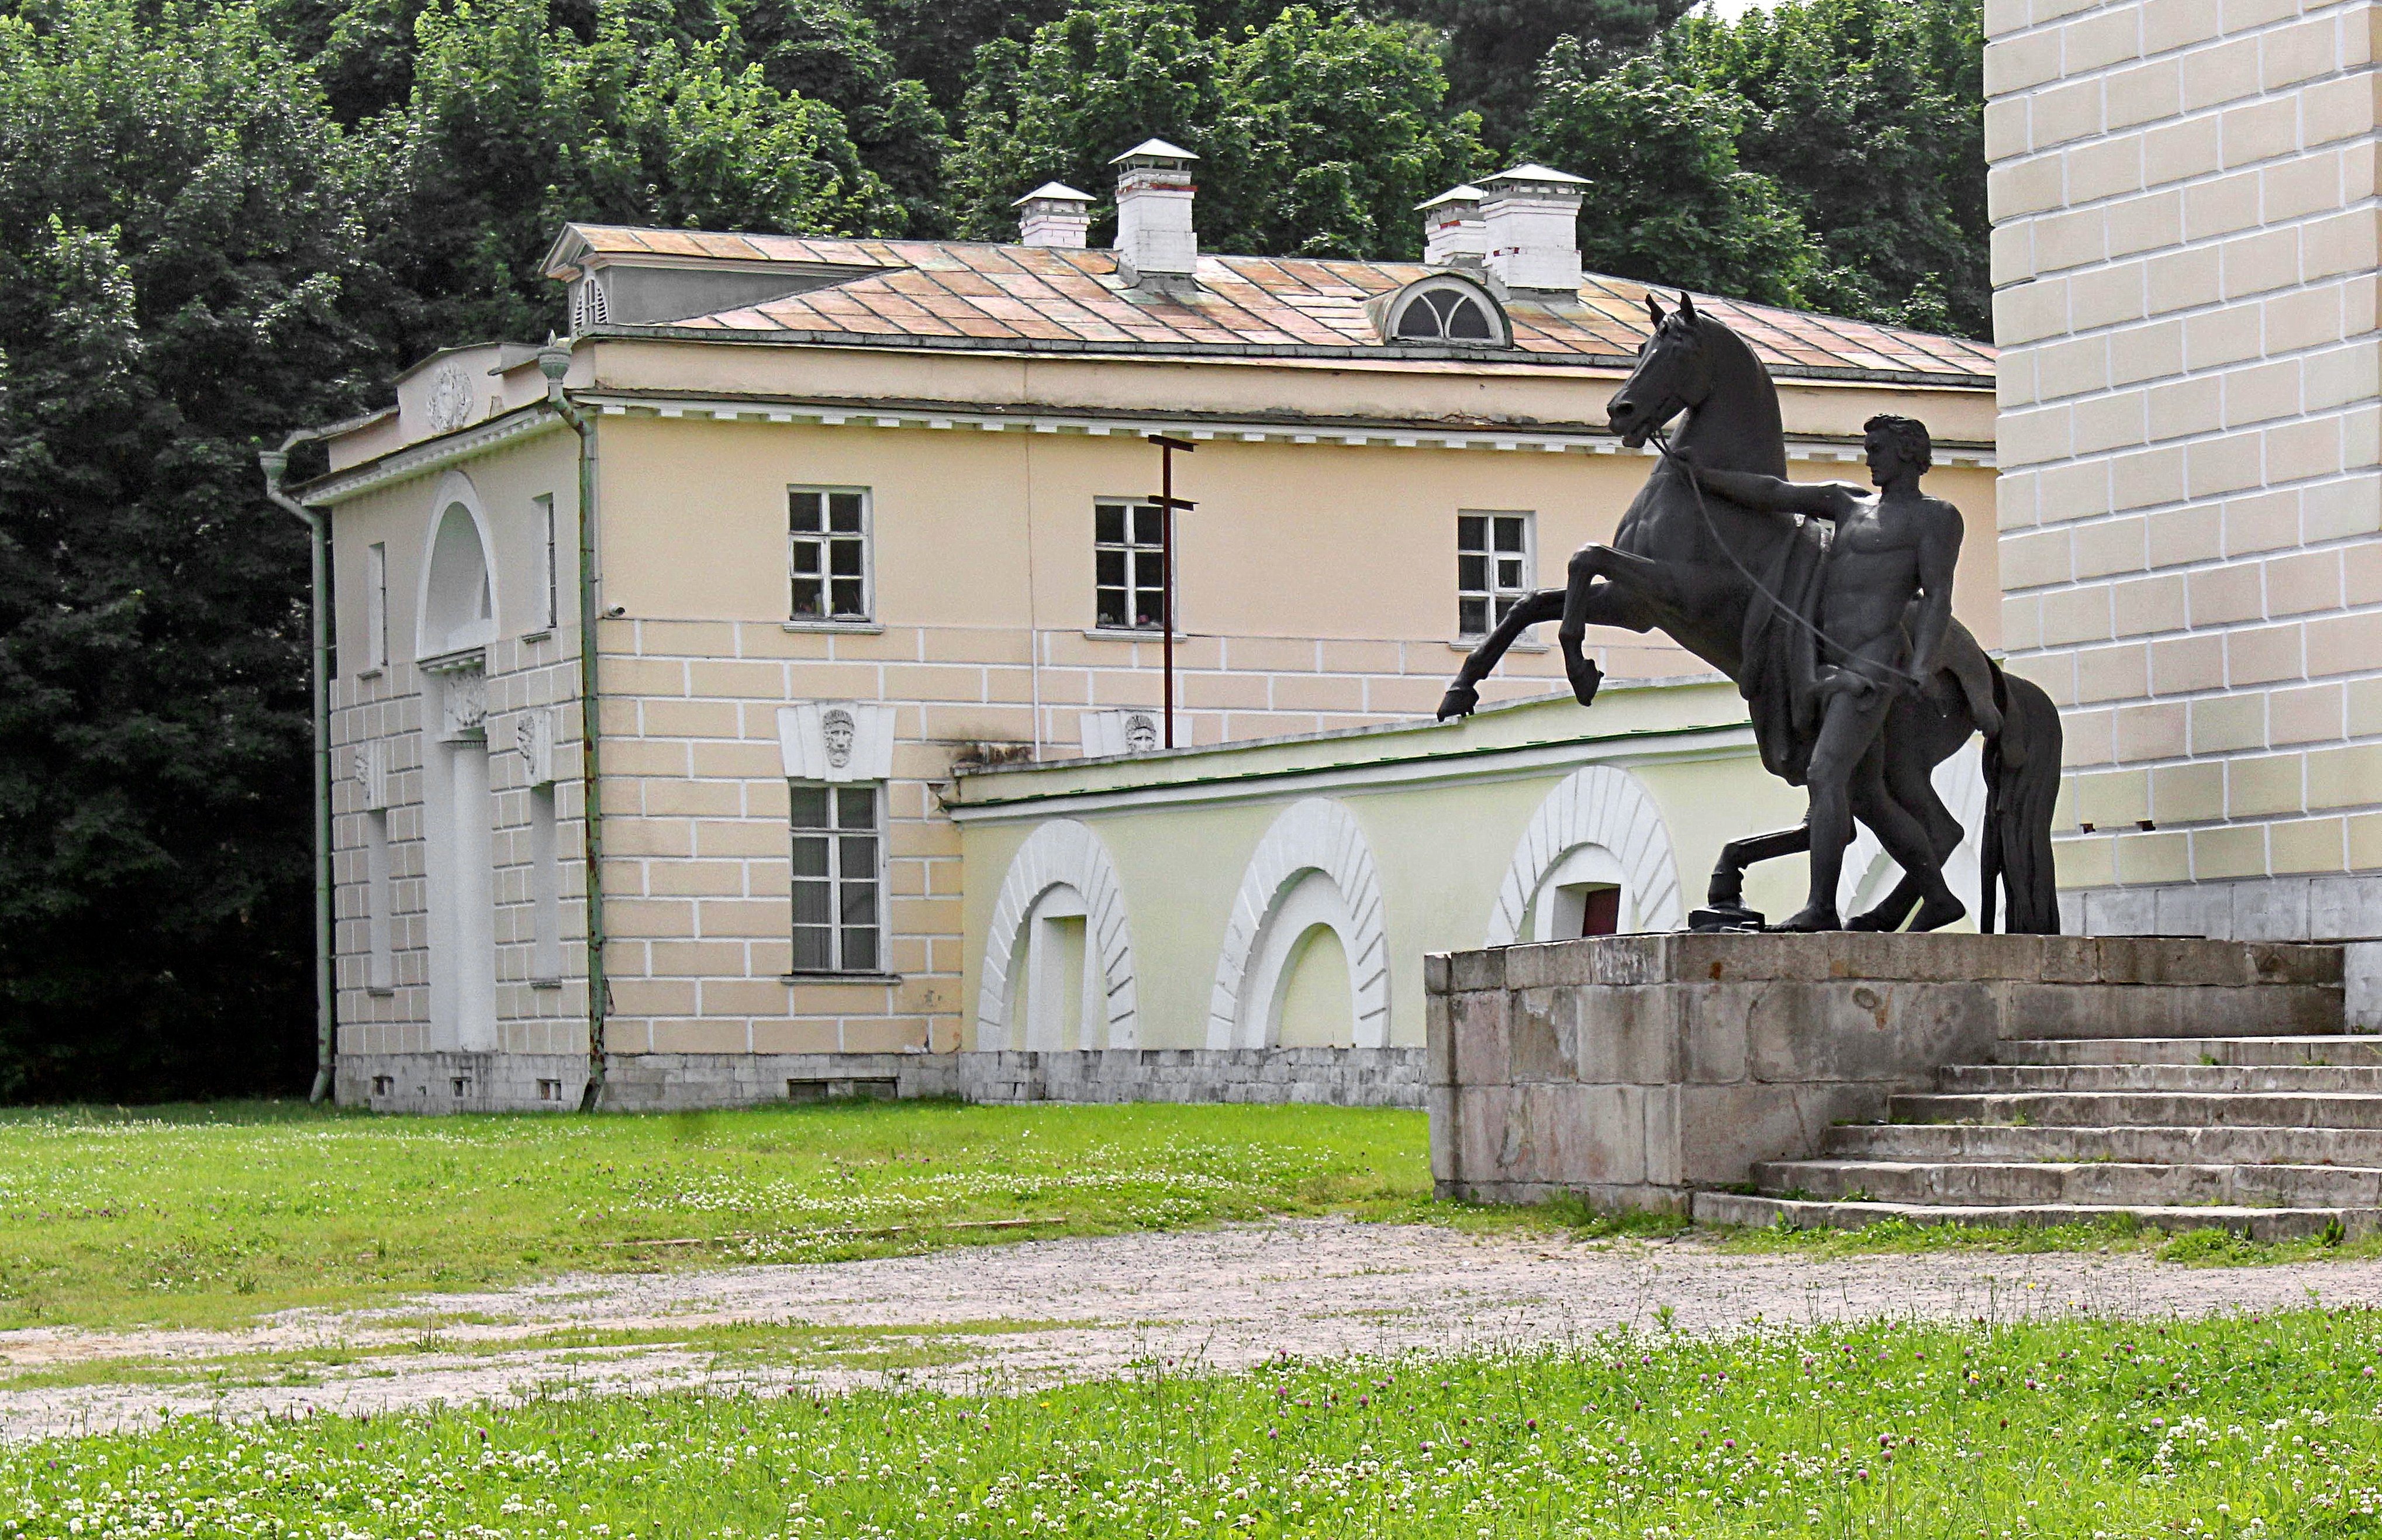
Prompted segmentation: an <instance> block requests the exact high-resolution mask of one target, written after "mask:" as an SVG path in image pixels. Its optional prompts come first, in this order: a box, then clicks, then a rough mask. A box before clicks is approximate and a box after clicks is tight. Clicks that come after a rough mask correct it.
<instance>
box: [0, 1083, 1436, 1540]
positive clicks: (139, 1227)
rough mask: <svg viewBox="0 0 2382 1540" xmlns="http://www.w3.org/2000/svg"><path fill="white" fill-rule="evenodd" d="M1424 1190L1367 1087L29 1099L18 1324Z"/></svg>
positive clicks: (2, 1294)
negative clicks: (665, 1099) (648, 1098)
mask: <svg viewBox="0 0 2382 1540" xmlns="http://www.w3.org/2000/svg"><path fill="white" fill-rule="evenodd" d="M1429 1200H1430V1169H1429V1161H1428V1156H1427V1152H1426V1149H1425V1139H1424V1126H1423V1118H1422V1115H1421V1114H1419V1113H1411V1112H1395V1111H1376V1110H1370V1109H1358V1108H1340V1107H1250V1106H1154V1105H1136V1106H1111V1107H1061V1106H1034V1107H969V1106H960V1105H955V1104H947V1103H898V1104H879V1103H856V1104H845V1105H833V1106H813V1107H800V1108H791V1107H790V1108H773V1109H767V1110H758V1111H750V1112H734V1113H711V1114H701V1115H681V1116H659V1117H629V1116H614V1117H595V1118H583V1117H574V1116H543V1117H540V1116H510V1117H508V1116H490V1117H468V1116H466V1117H444V1118H386V1117H371V1116H362V1115H351V1114H338V1113H318V1112H310V1111H308V1110H306V1109H304V1108H302V1107H293V1106H288V1105H280V1104H256V1105H223V1106H215V1107H188V1108H163V1109H142V1110H140V1111H137V1112H113V1113H109V1112H99V1111H92V1110H89V1109H85V1110H78V1111H64V1112H42V1113H14V1114H8V1115H0V1328H6V1327H13V1326H25V1325H54V1324H80V1325H126V1324H178V1325H220V1324H233V1323H237V1322H239V1321H243V1320H249V1319H252V1318H254V1317H255V1316H257V1315H259V1314H262V1313H264V1312H269V1311H275V1310H280V1309H285V1308H288V1307H289V1306H293V1305H310V1304H313V1305H354V1304H360V1303H366V1302H371V1301H374V1300H384V1299H387V1298H389V1297H392V1296H394V1295H397V1294H399V1293H403V1292H408V1291H413V1290H421V1289H442V1290H453V1289H466V1288H473V1287H482V1286H487V1285H497V1284H504V1283H510V1282H514V1281H517V1280H520V1279H522V1278H526V1277H533V1276H540V1275H552V1274H555V1273H558V1272H562V1271H567V1270H572V1269H581V1268H593V1269H613V1268H627V1267H653V1266H669V1265H688V1264H700V1265H710V1266H717V1265H719V1264H721V1263H738V1262H789V1261H817V1260H828V1259H834V1258H841V1257H853V1256H863V1255H874V1254H884V1253H887V1252H892V1251H900V1250H917V1249H919V1248H922V1247H925V1246H928V1245H952V1244H964V1243H969V1242H976V1241H991V1240H1009V1239H1018V1238H1025V1237H1031V1236H1047V1235H1058V1234H1085V1233H1097V1232H1107V1231H1118V1230H1129V1229H1150V1228H1168V1227H1175V1226H1191V1225H1202V1224H1209V1223H1213V1222H1216V1221H1220V1220H1230V1219H1250V1218H1256V1217H1259V1216H1260V1215H1263V1214H1318V1213H1327V1212H1350V1213H1359V1214H1369V1215H1387V1214H1399V1213H1406V1212H1412V1211H1414V1210H1417V1209H1418V1208H1421V1207H1424V1206H1426V1205H1427V1204H1428V1202H1429ZM1020 1221H1025V1222H1027V1223H1025V1224H1020V1223H1018V1222H1020ZM665 1242H667V1243H670V1244H662V1243H665ZM5 1533H6V1531H5V1530H0V1534H5Z"/></svg>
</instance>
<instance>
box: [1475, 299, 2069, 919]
mask: <svg viewBox="0 0 2382 1540" xmlns="http://www.w3.org/2000/svg"><path fill="white" fill-rule="evenodd" d="M1646 305H1647V309H1648V311H1649V312H1650V313H1651V315H1652V317H1653V321H1654V334H1653V336H1652V337H1651V338H1650V339H1648V340H1647V342H1646V344H1645V346H1644V347H1643V348H1642V349H1641V350H1640V351H1639V360H1638V366H1637V368H1636V369H1635V370H1634V371H1633V372H1632V373H1631V374H1630V376H1629V378H1628V380H1627V382H1626V383H1625V384H1624V385H1623V386H1622V388H1621V389H1620V390H1619V391H1618V392H1617V393H1616V394H1615V396H1614V398H1613V400H1612V401H1611V402H1610V403H1609V404H1608V406H1607V408H1606V416H1607V421H1608V423H1609V425H1611V427H1612V428H1613V430H1614V431H1615V433H1617V434H1619V435H1620V437H1621V441H1622V442H1623V443H1624V444H1625V445H1627V446H1628V447H1629V448H1631V449H1638V448H1641V447H1643V446H1644V445H1645V444H1646V442H1647V441H1648V440H1649V439H1650V438H1654V437H1657V436H1658V435H1660V434H1661V433H1662V432H1663V430H1664V428H1665V427H1666V426H1667V425H1669V424H1670V423H1671V422H1673V421H1674V420H1675V419H1676V418H1678V417H1680V416H1681V414H1682V413H1684V414H1685V417H1686V422H1685V424H1684V425H1682V426H1681V427H1680V429H1679V431H1678V434H1677V436H1676V444H1677V450H1679V451H1681V453H1682V454H1683V455H1684V456H1685V458H1686V459H1688V460H1692V462H1694V464H1695V465H1696V466H1698V467H1701V468H1706V469H1710V470H1717V471H1737V472H1746V473H1753V474H1762V475H1767V476H1774V477H1778V478H1782V479H1783V478H1784V477H1785V476H1786V474H1787V440H1786V432H1785V429H1784V426H1783V425H1782V423H1781V420H1780V417H1779V411H1778V391H1777V388H1776V387H1775V386H1774V384H1773V383H1772V382H1771V378H1770V372H1769V371H1768V370H1767V369H1765V368H1764V367H1762V361H1761V360H1760V359H1759V358H1757V357H1755V356H1754V353H1753V351H1752V350H1751V349H1750V348H1749V347H1747V346H1746V344H1745V342H1744V340H1743V339H1740V338H1739V337H1737V334H1736V333H1735V332H1733V331H1731V330H1729V328H1728V327H1727V326H1724V325H1722V324H1721V323H1720V322H1719V321H1717V320H1714V319H1713V318H1712V317H1710V316H1706V315H1701V314H1697V312H1696V308H1695V305H1694V302H1693V301H1691V300H1690V299H1688V297H1687V296H1686V295H1681V296H1680V302H1679V308H1678V309H1677V310H1676V311H1675V312H1673V313H1671V314H1667V315H1666V314H1664V311H1663V308H1662V306H1661V305H1659V304H1658V303H1656V302H1654V300H1653V299H1652V298H1651V296H1649V298H1648V299H1647V302H1646ZM1819 551H1820V544H1819V541H1818V540H1817V538H1816V536H1812V535H1811V534H1810V533H1809V532H1806V531H1804V530H1802V529H1799V527H1798V526H1797V525H1796V524H1795V523H1794V522H1793V521H1792V520H1791V519H1788V518H1785V517H1782V516H1781V515H1778V514H1775V513H1768V512H1760V511H1754V510H1751V509H1749V508H1745V507H1742V506H1740V505H1738V504H1737V503H1734V502H1732V501H1730V500H1728V499H1725V498H1723V497H1720V496H1718V495H1717V494H1715V493H1713V492H1709V491H1702V490H1700V489H1699V487H1698V486H1697V484H1696V479H1695V476H1694V474H1692V473H1691V472H1690V471H1689V470H1688V467H1687V465H1686V463H1684V462H1683V461H1682V459H1679V458H1674V457H1673V456H1672V455H1670V454H1668V453H1666V454H1665V456H1664V460H1663V461H1662V462H1660V463H1658V464H1657V465H1656V466H1655V468H1654V471H1653V474H1651V475H1650V476H1649V477H1648V478H1647V481H1646V485H1645V486H1644V487H1642V488H1640V489H1639V493H1638V496H1637V498H1636V499H1634V500H1632V501H1631V503H1630V505H1629V508H1628V511H1627V512H1626V513H1624V514H1623V515H1622V517H1621V523H1620V525H1619V527H1618V528H1617V529H1616V530H1615V532H1614V536H1613V541H1612V544H1610V545H1590V546H1585V547H1582V548H1580V549H1579V550H1578V552H1577V553H1575V554H1574V555H1573V557H1572V559H1571V564H1570V571H1569V583H1568V585H1567V586H1565V587H1564V588H1546V589H1541V590H1539V591H1538V592H1536V593H1533V594H1531V595H1530V596H1529V597H1528V598H1524V599H1522V600H1521V601H1520V602H1518V603H1516V605H1515V606H1514V608H1513V609H1512V610H1510V611H1508V612H1507V614H1506V615H1505V617H1504V620H1503V621H1501V622H1499V623H1498V626H1497V628H1496V630H1495V631H1494V632H1493V633H1492V634H1490V636H1489V637H1488V639H1487V640H1485V641H1484V642H1482V643H1481V644H1480V647H1477V648H1475V649H1474V650H1473V652H1472V654H1471V655H1470V656H1469V657H1467V659H1465V661H1464V666H1463V667H1462V669H1461V670H1459V671H1457V673H1456V676H1455V681H1454V683H1452V684H1450V685H1449V686H1448V690H1447V695H1446V697H1445V699H1443V701H1442V702H1441V703H1440V708H1439V715H1440V717H1441V719H1442V720H1444V719H1446V718H1449V717H1454V716H1463V715H1467V714H1468V713H1470V712H1471V711H1472V710H1474V709H1475V708H1478V706H1479V704H1480V695H1479V685H1480V681H1481V680H1482V679H1484V678H1486V677H1487V676H1488V674H1489V671H1491V670H1492V669H1493V668H1494V667H1496V664H1497V659H1500V658H1501V657H1503V656H1504V653H1505V650H1506V649H1507V648H1508V647H1511V646H1512V645H1513V643H1514V641H1515V639H1516V637H1517V636H1519V635H1520V634H1522V632H1523V631H1524V630H1525V629H1526V628H1528V627H1529V626H1532V625H1536V624H1540V623H1541V622H1546V621H1551V620H1555V619H1557V618H1560V619H1561V622H1562V625H1561V628H1560V630H1559V631H1558V633H1557V638H1558V640H1559V641H1560V642H1561V644H1562V647H1563V657H1564V670H1565V673H1566V675H1568V677H1569V678H1570V681H1571V685H1572V692H1573V694H1574V695H1575V696H1577V697H1578V700H1579V703H1580V704H1581V705H1583V706H1586V705H1589V704H1590V703H1591V702H1593V701H1594V699H1595V697H1596V690H1597V686H1598V684H1600V683H1601V682H1602V678H1603V674H1602V671H1601V670H1599V669H1598V668H1597V666H1596V664H1595V662H1594V661H1593V660H1591V659H1590V658H1588V656H1587V655H1586V652H1585V650H1584V646H1585V642H1586V637H1587V628H1588V627H1590V626H1591V625H1607V626H1618V627H1621V628H1623V629H1625V630H1629V631H1639V632H1643V631H1651V630H1660V631H1662V632H1664V633H1665V634H1668V635H1669V636H1671V637H1672V638H1673V639H1674V640H1676V642H1678V643H1679V645H1680V646H1682V647H1686V648H1687V649H1688V651H1690V652H1692V653H1694V654H1695V655H1696V656H1697V657H1699V658H1701V659H1703V660H1704V661H1706V662H1707V663H1710V664H1711V665H1712V666H1713V668H1715V669H1718V670H1719V671H1721V672H1723V673H1725V674H1726V675H1727V676H1728V677H1729V678H1730V679H1731V680H1733V681H1735V682H1736V683H1737V687H1738V690H1739V692H1740V693H1741V694H1743V695H1744V696H1745V697H1746V699H1747V701H1748V702H1749V703H1750V706H1751V708H1752V715H1753V719H1754V729H1755V736H1756V739H1757V741H1758V742H1759V743H1760V745H1761V748H1762V762H1763V764H1764V766H1765V767H1766V768H1768V769H1769V770H1771V771H1772V772H1773V773H1774V774H1777V775H1780V776H1782V777H1784V778H1785V779H1787V781H1789V782H1794V783H1796V784H1800V783H1801V782H1802V780H1803V774H1804V770H1805V769H1806V767H1807V766H1808V763H1809V760H1810V756H1811V737H1812V722H1811V717H1810V708H1809V701H1810V699H1811V673H1812V668H1813V663H1814V657H1813V651H1812V647H1813V644H1812V643H1811V642H1810V641H1808V640H1807V639H1806V637H1805V636H1804V635H1803V633H1811V634H1812V635H1813V636H1815V637H1816V636H1817V635H1818V633H1816V632H1815V631H1814V630H1813V628H1812V626H1811V622H1810V619H1809V617H1808V616H1807V615H1806V614H1805V613H1804V610H1803V607H1802V606H1801V605H1800V604H1799V603H1798V602H1797V598H1796V596H1797V595H1798V594H1799V593H1808V592H1810V591H1811V589H1812V586H1813V585H1815V584H1816V583H1817V582H1818V581H1819V574H1818V565H1817V564H1818V561H1820V560H1822V559H1821V558H1820V556H1819V554H1818V553H1819ZM1817 645H1819V646H1822V647H1824V645H1825V643H1824V639H1823V640H1821V641H1820V642H1819V643H1818V644H1817ZM1818 661H1821V662H1824V661H1825V659H1818ZM1912 668H1913V670H1914V671H1915V673H1916V683H1918V684H1921V685H1922V686H1923V687H1922V688H1915V689H1910V690H1907V691H1905V692H1904V693H1902V694H1901V695H1899V696H1897V698H1896V700H1895V702H1894V704H1893V705H1892V707H1891V708H1889V709H1888V711H1887V714H1886V717H1885V727H1884V731H1883V733H1882V735H1881V738H1880V749H1879V752H1880V753H1881V754H1882V757H1883V767H1882V770H1883V773H1880V774H1875V775H1871V776H1867V777H1861V778H1857V779H1856V781H1855V782H1854V783H1853V785H1852V787H1851V795H1852V811H1853V815H1854V817H1855V818H1857V819H1859V820H1860V822H1862V823H1863V824H1866V825H1868V826H1869V827H1870V828H1871V830H1872V832H1876V833H1877V834H1878V835H1879V837H1880V839H1881V840H1882V841H1884V842H1885V844H1887V847H1888V849H1889V850H1890V851H1892V853H1893V854H1894V856H1895V857H1896V859H1897V862H1898V863H1899V864H1900V865H1901V867H1902V868H1903V873H1904V875H1903V878H1902V881H1900V882H1899V883H1898V884H1897V886H1896V887H1895V889H1894V891H1893V892H1892V893H1888V894H1887V895H1886V896H1885V899H1884V900H1882V901H1881V902H1880V903H1879V904H1878V905H1877V906H1875V907H1874V908H1872V909H1871V910H1870V911H1869V912H1868V913H1866V914H1863V915H1860V916H1859V917H1857V918H1854V919H1853V920H1851V921H1850V923H1849V926H1848V928H1849V929H1852V930H1898V929H1900V928H1901V926H1902V925H1903V923H1904V922H1905V921H1906V920H1907V919H1909V918H1910V913H1911V910H1912V908H1913V906H1916V905H1917V904H1918V902H1919V898H1920V895H1921V893H1922V887H1923V886H1924V885H1925V884H1926V882H1927V881H1928V880H1929V879H1930V878H1932V877H1933V876H1934V874H1935V873H1936V872H1938V871H1940V869H1941V868H1942V865H1943V862H1944V861H1945V860H1946V858H1947V857H1948V856H1950V855H1951V854H1952V851H1953V849H1954V848H1955V847H1956V846H1957V845H1958V844H1959V842H1960V837H1961V830H1960V822H1959V820H1958V819H1956V818H1955V817H1953V816H1952V814H1951V812H1950V810H1949V809H1947V808H1946V807H1945V806H1944V804H1943V801H1942V799H1941V798H1939V797H1938V796H1937V795H1935V788H1934V783H1933V782H1932V780H1931V778H1930V772H1931V771H1932V770H1934V767H1935V766H1936V765H1938V764H1939V763H1941V762H1942V761H1943V760H1944V759H1946V758H1948V757H1949V756H1950V755H1951V754H1952V753H1953V751H1954V750H1956V749H1958V747H1959V746H1960V745H1962V744H1964V743H1966V742H1967V741H1968V739H1969V736H1970V734H1971V733H1975V732H1977V731H1978V730H1979V726H1980V723H1981V721H1982V722H1983V724H1985V725H1987V726H1988V727H1989V728H1991V729H1992V730H1991V731H1989V732H1988V733H1987V736H1986V740H1985V749H1984V757H1983V758H1984V776H1985V787H1986V799H1985V826H1984V845H1985V848H1984V849H1983V851H1982V852H1981V853H1980V863H1979V864H1980V868H1981V869H1982V871H1983V889H1984V891H1983V893H1982V895H1981V902H1980V905H1979V911H1978V917H1977V918H1978V923H1979V926H1980V928H1981V929H1983V930H1993V929H1994V924H1995V899H1996V896H1997V888H1998V889H1999V890H2002V891H2006V892H2007V894H2008V930H2011V931H2013V932H2032V933H2041V934H2051V933H2056V932H2057V930H2058V929H2059V911H2058V905H2057V891H2056V886H2055V882H2054V879H2053V874H2052V867H2051V815H2052V805H2053V802H2054V801H2055V799H2056V797H2057V793H2058V788H2059V764H2060V747H2061V741H2060V740H2061V734H2060V725H2059V712H2058V709H2057V707H2055V706H2054V705H2053V704H2052V702H2051V698H2050V696H2046V695H2044V692H2043V691H2042V690H2041V689H2040V688H2038V687H2037V686H2035V685H2034V684H2031V683H2029V682H2028V681H2026V680H2024V679H2020V678H2019V677H2017V676H2015V675H2012V674H2008V673H2006V672H2005V671H2003V670H2002V669H2001V667H2000V665H1998V664H1997V663H1995V662H1994V661H1993V660H1992V659H1989V658H1987V657H1986V656H1985V654H1984V652H1983V649H1982V648H1980V647H1978V645H1977V642H1976V638H1975V637H1973V636H1971V634H1969V632H1968V630H1967V628H1966V627H1964V626H1962V625H1960V624H1959V623H1958V622H1957V621H1955V622H1952V623H1951V625H1950V626H1949V627H1948V629H1947V631H1946V635H1945V637H1944V641H1943V644H1942V646H1941V647H1939V648H1938V649H1937V651H1936V655H1935V657H1934V658H1933V659H1914V660H1913V663H1912ZM1798 671H1800V675H1799V674H1798ZM1799 678H1800V683H1799ZM1996 716H1998V718H1999V721H1998V722H1995V721H1994V719H1995V717H1996ZM1881 799H1883V801H1881ZM1886 802H1890V803H1891V804H1893V806H1892V807H1888V806H1885V805H1884V804H1885V803H1886ZM1913 820H1915V824H1916V829H1917V830H1918V831H1923V839H1920V838H1919V837H1918V836H1917V835H1916V834H1915V833H1914V832H1913ZM1897 831H1898V832H1901V833H1902V834H1903V835H1904V836H1905V837H1903V838H1897V837H1896V832H1897ZM1809 845H1810V838H1809V832H1808V829H1793V830H1783V831H1781V832H1777V833H1774V834H1765V835H1762V836H1759V837H1757V838H1755V839H1751V840H1744V841H1739V842H1737V843H1736V844H1732V845H1730V846H1729V847H1728V849H1727V850H1725V852H1724V853H1723V855H1722V857H1721V863H1720V866H1719V868H1718V869H1716V870H1715V871H1714V872H1713V887H1712V895H1711V900H1710V909H1711V910H1713V911H1717V912H1719V913H1722V914H1728V913H1732V912H1738V913H1741V912H1743V911H1742V905H1741V902H1740V890H1741V883H1742V880H1743V871H1744V869H1745V867H1746V866H1747V865H1750V863H1751V862H1753V861H1757V860H1764V859H1768V858H1770V857H1773V856H1786V855H1791V854H1793V853H1795V852H1797V851H1800V850H1804V849H1808V848H1809ZM1914 868H1917V869H1918V870H1916V871H1914Z"/></svg>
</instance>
